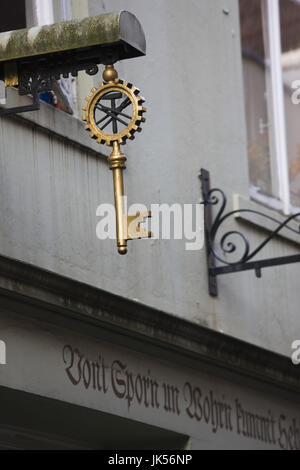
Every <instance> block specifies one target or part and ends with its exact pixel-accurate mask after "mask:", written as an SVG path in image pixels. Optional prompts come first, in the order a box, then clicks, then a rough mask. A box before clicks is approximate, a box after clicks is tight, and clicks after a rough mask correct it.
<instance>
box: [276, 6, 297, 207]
mask: <svg viewBox="0 0 300 470" xmlns="http://www.w3.org/2000/svg"><path fill="white" fill-rule="evenodd" d="M280 21H281V40H282V69H283V81H284V100H285V112H286V130H287V151H288V158H289V175H290V193H291V203H292V204H293V205H295V206H299V207H300V104H294V103H293V101H292V96H293V93H294V92H295V91H296V90H294V89H293V88H292V85H293V83H294V81H296V80H298V81H299V80H300V3H299V2H297V1H296V0H281V1H280ZM298 88H300V86H299V85H298ZM297 95H298V97H299V96H300V93H298V94H297Z"/></svg>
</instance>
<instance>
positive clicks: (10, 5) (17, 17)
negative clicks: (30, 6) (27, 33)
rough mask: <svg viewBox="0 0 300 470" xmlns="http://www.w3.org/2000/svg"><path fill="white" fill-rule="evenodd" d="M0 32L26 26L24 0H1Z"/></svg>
mask: <svg viewBox="0 0 300 470" xmlns="http://www.w3.org/2000/svg"><path fill="white" fill-rule="evenodd" d="M0 5H1V16H0V33H3V32H4V31H12V30H14V29H22V28H26V10H25V0H1V3H0Z"/></svg>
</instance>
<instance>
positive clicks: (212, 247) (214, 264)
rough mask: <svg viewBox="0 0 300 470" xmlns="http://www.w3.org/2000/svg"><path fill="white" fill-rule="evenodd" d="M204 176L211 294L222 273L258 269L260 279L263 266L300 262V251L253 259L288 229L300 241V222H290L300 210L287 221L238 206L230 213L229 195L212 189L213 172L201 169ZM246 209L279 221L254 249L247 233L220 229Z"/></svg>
mask: <svg viewBox="0 0 300 470" xmlns="http://www.w3.org/2000/svg"><path fill="white" fill-rule="evenodd" d="M200 179H201V182H202V198H203V199H202V202H201V203H202V204H203V205H204V225H205V228H204V232H205V241H206V256H207V269H208V287H209V294H210V295H211V296H213V297H216V296H217V295H218V285H217V276H219V275H221V274H229V273H237V272H240V271H248V270H254V271H255V274H256V276H257V278H261V277H262V269H263V268H267V267H271V266H281V265H286V264H291V263H299V262H300V254H297V255H292V256H283V257H280V258H271V259H263V260H253V258H254V257H255V256H256V255H257V254H258V253H260V252H261V251H262V250H263V248H264V247H265V246H266V245H267V244H268V243H269V242H270V241H271V240H272V239H273V238H275V237H276V236H277V235H278V234H279V233H280V232H281V231H282V230H283V229H284V228H285V229H287V230H290V231H292V232H294V233H296V234H297V235H299V240H300V225H299V227H298V228H297V229H295V228H293V227H291V226H290V225H289V224H290V222H291V221H292V220H295V219H297V217H300V212H299V213H297V214H293V215H291V216H290V217H288V218H287V219H286V220H285V221H283V222H281V221H279V220H277V219H275V218H273V217H270V216H269V215H267V214H264V213H263V212H259V211H255V210H250V209H238V210H232V211H229V212H226V205H227V198H226V195H225V193H224V192H223V191H222V190H221V189H219V188H211V186H210V174H209V172H208V171H207V170H204V169H201V172H200ZM213 206H215V207H216V208H217V212H216V214H215V215H214V214H213ZM243 212H247V213H252V214H256V215H259V216H262V217H264V218H266V219H268V220H271V221H272V222H274V224H276V228H275V229H274V230H273V232H271V233H270V234H269V235H268V236H267V237H266V238H265V239H264V240H263V241H262V242H261V243H260V244H259V245H258V246H256V247H255V248H254V249H252V248H251V246H250V242H249V240H248V238H247V236H246V235H245V234H244V233H242V232H240V231H238V230H236V229H232V230H229V231H228V230H227V231H225V233H221V230H219V229H220V228H221V227H222V226H223V227H225V225H223V223H224V222H225V221H228V220H230V218H231V217H234V216H236V215H237V214H239V213H243ZM234 237H238V238H239V240H240V242H241V248H240V249H241V254H238V247H237V244H236V243H235V242H234ZM233 254H235V255H236V259H235V260H234V261H232V260H231V261H230V255H233Z"/></svg>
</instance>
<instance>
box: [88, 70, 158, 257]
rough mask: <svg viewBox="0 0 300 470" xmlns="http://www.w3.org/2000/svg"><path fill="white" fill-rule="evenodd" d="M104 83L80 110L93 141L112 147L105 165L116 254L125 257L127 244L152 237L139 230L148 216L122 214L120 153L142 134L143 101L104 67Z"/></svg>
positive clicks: (123, 165) (122, 163)
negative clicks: (110, 185)
mask: <svg viewBox="0 0 300 470" xmlns="http://www.w3.org/2000/svg"><path fill="white" fill-rule="evenodd" d="M103 80H104V82H101V83H100V87H99V88H98V89H96V88H93V89H92V95H91V96H87V97H86V101H87V103H88V104H87V106H83V110H84V111H85V112H86V114H85V115H84V116H83V120H84V121H86V125H85V129H87V130H88V131H89V132H90V137H91V138H92V139H96V140H97V142H98V143H99V144H106V145H108V146H111V147H112V153H111V155H110V157H109V158H108V162H109V167H110V169H111V170H112V171H113V179H114V195H115V206H116V224H117V243H118V251H119V253H120V254H121V255H125V254H126V253H127V241H128V240H135V239H141V238H150V237H151V232H148V231H146V230H145V229H143V228H142V227H141V223H143V222H144V221H145V219H146V218H148V217H151V212H144V213H137V214H134V215H127V214H125V213H124V183H123V170H124V169H125V168H126V157H125V155H124V154H123V153H122V151H121V149H120V145H124V144H125V143H126V140H127V139H130V140H133V139H134V138H135V135H134V134H135V133H136V132H141V130H142V129H141V127H140V125H141V123H143V122H145V118H144V113H145V112H146V108H145V107H144V106H143V103H144V102H145V99H144V98H143V97H142V96H140V95H139V90H138V89H137V88H135V87H134V86H133V85H132V84H131V83H128V82H123V81H122V80H120V79H119V78H118V74H117V71H116V70H115V69H114V67H113V65H107V66H106V68H105V71H104V72H103Z"/></svg>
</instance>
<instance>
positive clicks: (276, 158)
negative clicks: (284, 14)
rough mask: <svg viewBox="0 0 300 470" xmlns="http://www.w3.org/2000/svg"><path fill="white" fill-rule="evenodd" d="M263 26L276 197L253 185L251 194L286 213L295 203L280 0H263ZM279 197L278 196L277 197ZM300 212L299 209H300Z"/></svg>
mask: <svg viewBox="0 0 300 470" xmlns="http://www.w3.org/2000/svg"><path fill="white" fill-rule="evenodd" d="M261 5H262V17H263V23H264V25H263V27H264V31H265V32H266V33H267V34H266V36H267V37H266V38H265V39H266V43H267V44H266V46H267V48H268V54H267V55H268V56H269V63H268V64H267V66H268V67H267V69H268V74H269V77H268V80H267V81H268V82H269V83H268V84H267V87H268V88H269V90H268V114H269V128H270V151H271V167H272V168H271V173H272V184H273V186H275V188H276V190H275V193H276V194H275V196H274V197H269V196H265V195H262V194H260V193H259V188H254V187H251V188H250V196H251V197H252V199H255V200H256V201H258V202H260V203H263V204H267V205H269V206H270V207H272V208H273V209H276V210H280V211H281V212H283V213H284V214H285V215H289V214H291V213H293V212H295V210H296V208H294V207H293V206H292V205H291V197H290V181H289V161H288V154H287V134H286V120H285V119H286V118H285V106H284V84H283V72H282V63H281V57H282V47H281V27H280V6H279V0H261ZM276 198H278V199H276ZM298 211H299V209H298Z"/></svg>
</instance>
